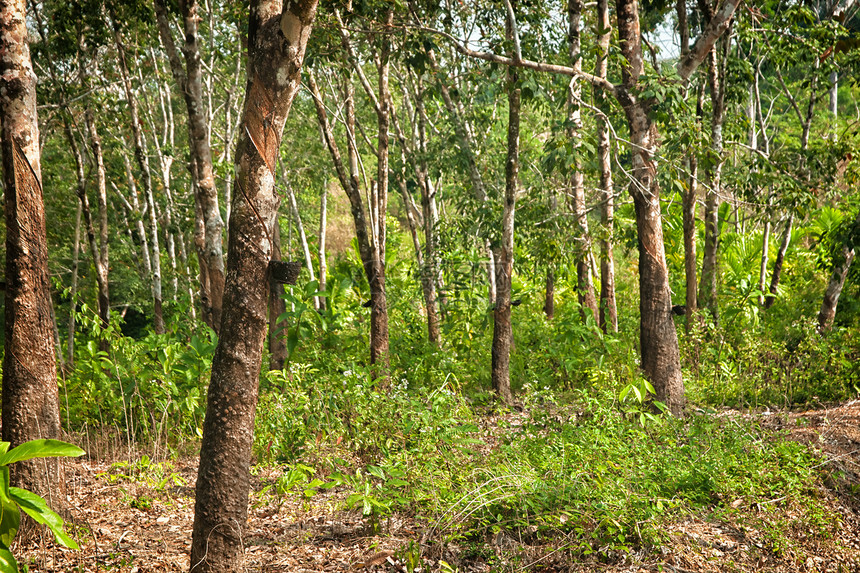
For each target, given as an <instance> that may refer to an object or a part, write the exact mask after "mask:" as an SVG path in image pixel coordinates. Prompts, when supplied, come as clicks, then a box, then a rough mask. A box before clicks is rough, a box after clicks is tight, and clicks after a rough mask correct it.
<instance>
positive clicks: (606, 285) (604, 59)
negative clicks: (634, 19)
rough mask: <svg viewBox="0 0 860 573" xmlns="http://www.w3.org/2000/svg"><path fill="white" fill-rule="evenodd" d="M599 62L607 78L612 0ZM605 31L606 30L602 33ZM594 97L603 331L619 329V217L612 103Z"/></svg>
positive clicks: (604, 15) (601, 6)
mask: <svg viewBox="0 0 860 573" xmlns="http://www.w3.org/2000/svg"><path fill="white" fill-rule="evenodd" d="M597 29H598V30H599V33H598V35H597V46H598V50H597V63H596V64H595V75H596V76H597V77H599V78H603V79H605V78H606V74H607V68H608V66H609V43H610V40H611V30H612V25H611V23H610V21H609V2H608V0H597ZM600 32H602V33H600ZM594 99H595V100H596V102H597V107H598V109H600V111H602V112H603V113H604V116H601V117H598V118H597V130H598V131H597V159H598V163H599V165H600V198H601V202H602V207H601V209H600V219H601V221H600V223H601V225H602V226H603V236H602V237H601V239H600V241H599V244H600V311H599V316H598V323H599V324H600V328H601V329H603V332H618V309H617V306H616V304H615V260H614V256H613V254H612V231H613V219H614V218H615V193H614V190H613V187H612V156H611V151H610V147H609V146H610V141H609V119H608V116H609V113H610V106H609V101H608V99H607V97H606V93H605V92H604V91H603V90H602V89H600V88H599V87H594Z"/></svg>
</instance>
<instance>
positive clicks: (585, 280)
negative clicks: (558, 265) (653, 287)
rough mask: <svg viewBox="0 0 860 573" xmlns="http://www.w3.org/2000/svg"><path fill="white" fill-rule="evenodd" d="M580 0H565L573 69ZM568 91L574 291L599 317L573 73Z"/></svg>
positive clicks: (578, 52)
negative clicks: (574, 269) (571, 154)
mask: <svg viewBox="0 0 860 573" xmlns="http://www.w3.org/2000/svg"><path fill="white" fill-rule="evenodd" d="M582 9H583V2H582V1H581V0H568V2H567V23H568V31H567V41H568V52H567V53H568V58H569V59H570V65H571V67H572V68H573V69H574V70H579V71H581V70H582V39H581V36H582V34H581V32H580V26H581V22H582ZM567 89H568V93H567V126H568V127H567V136H568V138H569V139H570V140H571V142H572V145H573V154H574V158H573V167H572V169H571V171H570V173H569V175H568V194H569V196H570V201H571V207H572V208H573V216H574V219H575V225H576V230H575V236H576V251H575V253H574V259H575V261H576V294H577V297H578V298H579V304H580V306H581V307H582V312H583V314H584V313H586V312H590V313H591V315H592V317H593V318H597V317H598V310H597V297H596V296H595V294H594V281H593V280H592V278H591V265H590V263H589V261H590V258H591V235H590V234H589V233H588V207H587V205H586V203H585V173H584V172H583V169H582V160H581V159H580V158H579V155H580V154H581V153H582V149H581V148H582V142H581V138H582V112H581V107H580V105H579V102H580V101H581V100H582V85H581V83H580V81H579V79H578V78H577V77H573V78H571V80H570V83H569V85H568V88H567Z"/></svg>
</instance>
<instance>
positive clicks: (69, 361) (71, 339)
mask: <svg viewBox="0 0 860 573" xmlns="http://www.w3.org/2000/svg"><path fill="white" fill-rule="evenodd" d="M76 203H77V204H78V208H77V210H76V211H75V242H74V245H73V246H72V281H71V283H72V284H71V286H70V287H69V329H68V340H67V342H66V368H67V369H68V371H69V372H71V371H73V370H74V368H75V322H76V320H75V319H76V316H77V311H78V308H77V306H78V271H79V267H80V264H81V259H80V253H81V209H82V207H81V202H80V200H78V201H76Z"/></svg>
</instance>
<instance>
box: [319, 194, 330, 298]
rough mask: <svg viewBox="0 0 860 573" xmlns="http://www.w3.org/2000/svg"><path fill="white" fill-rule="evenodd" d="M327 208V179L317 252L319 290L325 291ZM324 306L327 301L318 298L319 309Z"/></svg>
mask: <svg viewBox="0 0 860 573" xmlns="http://www.w3.org/2000/svg"><path fill="white" fill-rule="evenodd" d="M327 208H328V179H325V180H324V183H323V190H322V194H321V195H320V229H319V241H318V242H319V251H318V255H317V258H318V259H319V264H320V274H319V277H320V279H319V280H320V290H321V291H325V289H326V274H327V273H328V269H327V268H326V254H325V236H326V224H327V222H326V211H327ZM326 305H328V299H327V298H325V297H323V298H320V309H322V310H325V308H326Z"/></svg>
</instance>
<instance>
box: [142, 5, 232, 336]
mask: <svg viewBox="0 0 860 573" xmlns="http://www.w3.org/2000/svg"><path fill="white" fill-rule="evenodd" d="M155 9H156V16H157V20H158V30H159V33H160V35H161V39H162V42H163V43H164V47H165V50H166V51H167V54H168V57H169V61H170V69H171V71H172V73H173V77H174V79H175V80H176V83H177V85H178V86H179V89H180V91H181V92H182V95H183V97H184V99H185V108H186V110H187V113H188V137H189V142H190V148H191V162H192V164H193V165H192V167H191V174H192V177H193V178H194V183H195V186H194V190H195V202H196V204H197V205H198V206H199V210H198V211H197V213H198V216H199V217H200V218H201V219H202V220H201V224H200V229H201V233H202V237H201V238H200V243H201V245H200V248H199V249H198V262H199V265H200V267H201V276H205V280H202V281H201V292H200V300H201V305H202V307H203V309H202V310H203V317H204V320H205V321H206V323H207V324H209V325H210V326H211V327H212V328H213V329H214V330H215V332H216V333H217V332H220V328H221V313H222V299H223V296H224V254H223V248H222V240H223V238H222V237H223V231H224V221H223V220H222V219H221V211H220V209H219V206H218V190H217V188H216V186H215V176H214V171H213V168H212V149H211V145H210V138H209V121H208V117H207V115H206V106H205V105H204V104H205V102H204V101H203V87H202V86H203V79H202V78H203V72H202V65H201V59H200V49H199V36H198V30H197V22H198V19H199V17H198V12H199V5H198V2H197V0H180V2H179V9H180V12H181V13H182V20H183V24H184V25H183V37H184V38H185V43H184V45H183V48H182V53H183V55H184V59H185V64H184V66H183V63H182V60H181V59H180V58H179V53H178V50H177V48H176V43H175V41H174V39H173V32H172V31H171V28H170V22H169V20H168V17H167V11H166V8H165V4H164V0H156V2H155ZM228 145H229V144H228ZM204 267H205V270H204Z"/></svg>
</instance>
